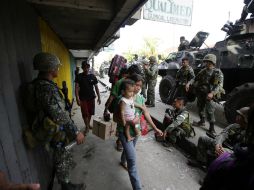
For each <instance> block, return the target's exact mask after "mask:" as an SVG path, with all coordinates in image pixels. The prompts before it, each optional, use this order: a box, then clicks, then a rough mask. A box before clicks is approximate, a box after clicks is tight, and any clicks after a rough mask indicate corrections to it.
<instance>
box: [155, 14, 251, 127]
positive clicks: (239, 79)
mask: <svg viewBox="0 0 254 190" xmlns="http://www.w3.org/2000/svg"><path fill="white" fill-rule="evenodd" d="M222 30H223V31H225V32H226V33H227V35H226V38H225V40H223V41H219V42H217V43H216V44H215V46H214V47H213V48H207V49H199V47H201V45H202V44H201V43H203V42H204V40H205V39H206V37H207V36H208V33H205V32H199V33H197V35H196V36H195V38H194V39H193V40H192V41H191V43H190V49H188V50H185V51H179V52H174V53H170V54H169V56H168V58H167V59H166V60H165V62H163V63H162V64H161V65H160V66H159V75H161V76H162V77H163V78H162V80H161V82H160V86H159V92H160V97H161V100H162V101H163V102H164V103H166V101H167V100H168V96H169V94H170V90H171V89H172V87H173V86H174V85H175V80H174V78H175V74H176V72H177V70H178V69H179V67H180V64H181V59H182V58H183V57H184V56H187V57H189V59H190V65H191V66H192V67H193V69H194V71H195V72H196V73H197V72H198V71H199V70H200V69H201V68H202V67H203V65H202V59H203V57H204V56H205V55H206V54H207V53H214V54H215V55H216V57H217V63H216V64H217V67H218V68H220V69H221V70H222V72H223V74H224V89H225V91H226V94H225V96H223V97H222V100H224V101H226V102H225V104H224V110H225V116H226V119H227V120H228V122H229V123H232V122H234V121H235V116H236V110H237V109H239V108H241V107H243V106H247V105H251V104H252V103H254V18H251V19H247V20H244V21H242V22H236V24H233V23H227V24H225V25H224V26H223V28H222Z"/></svg>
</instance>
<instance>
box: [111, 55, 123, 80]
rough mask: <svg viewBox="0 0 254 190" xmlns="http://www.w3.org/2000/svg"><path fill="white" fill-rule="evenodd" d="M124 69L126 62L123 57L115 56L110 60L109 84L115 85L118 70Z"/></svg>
mask: <svg viewBox="0 0 254 190" xmlns="http://www.w3.org/2000/svg"><path fill="white" fill-rule="evenodd" d="M124 67H127V60H126V59H125V58H124V57H123V56H121V55H117V54H116V55H115V56H114V57H113V59H112V60H111V64H110V67H109V71H108V76H109V82H110V83H115V82H116V81H117V79H118V76H119V73H120V70H121V69H122V68H124Z"/></svg>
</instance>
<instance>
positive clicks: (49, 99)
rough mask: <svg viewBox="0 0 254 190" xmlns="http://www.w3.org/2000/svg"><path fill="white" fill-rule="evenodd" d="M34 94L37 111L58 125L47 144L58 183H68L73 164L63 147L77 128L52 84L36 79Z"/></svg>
mask: <svg viewBox="0 0 254 190" xmlns="http://www.w3.org/2000/svg"><path fill="white" fill-rule="evenodd" d="M35 94H36V102H37V107H38V110H45V111H44V112H46V113H45V114H46V115H47V116H48V117H49V118H50V119H52V121H53V122H54V123H56V124H57V125H59V129H57V130H55V129H51V130H53V132H54V133H56V134H54V137H53V138H51V139H49V144H50V147H51V148H52V150H53V156H54V167H55V169H56V176H57V178H58V180H59V181H61V182H66V183H68V182H69V171H70V169H71V168H72V167H73V166H74V162H73V160H72V155H71V153H70V152H69V151H67V150H65V149H64V146H66V145H67V144H68V143H69V142H71V141H73V140H75V136H76V133H77V132H78V128H77V126H76V125H75V124H74V123H73V121H72V120H71V119H70V116H69V114H68V112H67V111H66V110H65V102H64V98H63V95H62V93H61V92H60V89H59V88H58V87H57V85H56V84H55V83H54V82H52V81H47V80H40V79H38V81H37V82H36V93H35Z"/></svg>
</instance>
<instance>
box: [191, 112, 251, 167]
mask: <svg viewBox="0 0 254 190" xmlns="http://www.w3.org/2000/svg"><path fill="white" fill-rule="evenodd" d="M248 111H249V107H243V108H241V109H239V110H237V114H238V115H237V116H236V121H235V123H233V124H230V125H229V126H227V127H226V128H225V129H224V130H223V131H222V132H221V133H220V134H219V135H218V136H217V137H216V138H215V139H213V138H211V137H208V136H201V137H199V139H198V146H197V156H196V160H191V159H190V160H188V163H187V164H188V165H190V166H193V167H201V168H206V166H208V165H209V163H210V162H211V161H212V160H213V159H215V158H217V157H218V156H220V155H221V154H222V153H224V152H232V151H233V147H234V146H235V145H236V144H238V143H243V142H244V137H245V132H246V127H247V117H248ZM209 158H210V159H209Z"/></svg>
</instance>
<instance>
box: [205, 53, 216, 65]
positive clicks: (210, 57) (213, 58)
mask: <svg viewBox="0 0 254 190" xmlns="http://www.w3.org/2000/svg"><path fill="white" fill-rule="evenodd" d="M203 61H210V62H212V63H213V64H214V65H216V55H214V54H207V55H206V56H205V57H204V59H203Z"/></svg>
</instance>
